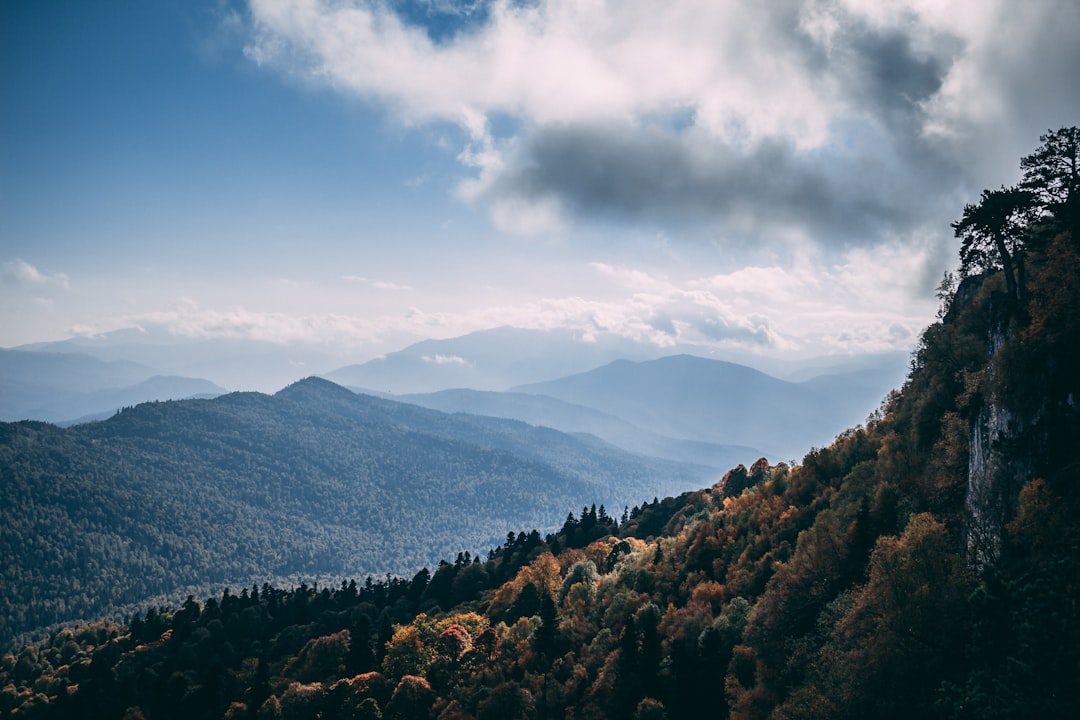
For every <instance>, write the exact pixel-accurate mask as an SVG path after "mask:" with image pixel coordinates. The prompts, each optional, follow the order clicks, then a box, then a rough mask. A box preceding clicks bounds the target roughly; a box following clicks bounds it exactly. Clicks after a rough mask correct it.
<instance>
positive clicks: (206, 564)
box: [0, 378, 715, 644]
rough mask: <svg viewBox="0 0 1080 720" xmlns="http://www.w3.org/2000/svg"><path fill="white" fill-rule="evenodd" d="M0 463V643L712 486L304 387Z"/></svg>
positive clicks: (402, 563)
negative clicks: (170, 597)
mask: <svg viewBox="0 0 1080 720" xmlns="http://www.w3.org/2000/svg"><path fill="white" fill-rule="evenodd" d="M0 468H3V484H4V493H5V502H4V504H3V505H2V506H0V552H2V554H3V556H4V558H5V564H4V565H3V577H2V578H0V644H3V643H6V642H7V641H8V640H10V638H11V637H12V635H13V634H15V633H18V632H21V631H25V630H28V629H31V628H34V627H38V626H42V625H46V624H49V623H53V622H57V621H62V620H67V619H73V618H77V617H88V616H93V615H96V614H100V613H102V612H104V611H106V610H107V609H108V608H110V607H114V606H116V605H117V604H123V603H133V602H139V601H142V600H145V599H147V598H149V597H152V596H155V595H159V594H162V593H175V592H178V591H181V590H182V589H184V588H188V589H191V588H209V587H211V586H215V585H217V586H220V584H250V583H251V582H254V581H260V582H261V581H262V580H265V579H272V578H275V577H286V576H294V577H295V576H297V575H300V576H304V577H309V578H313V577H320V576H321V577H333V576H336V575H343V574H349V575H362V574H365V573H376V574H378V573H384V572H388V571H392V572H410V571H414V570H415V569H416V568H418V567H420V566H421V565H424V564H429V563H432V562H434V561H435V560H437V559H438V558H440V557H444V556H446V555H447V554H451V553H453V552H458V551H460V550H462V549H463V548H472V549H474V550H477V551H480V550H486V549H488V548H490V547H493V546H494V545H495V544H497V543H498V541H499V540H500V539H501V538H503V537H505V534H506V532H507V531H508V530H510V529H518V528H521V527H539V528H544V527H554V526H556V525H557V524H559V523H561V521H562V520H563V519H564V518H565V512H566V508H576V507H581V506H582V505H584V504H592V503H596V504H602V503H606V504H607V505H608V507H611V508H613V512H614V509H615V508H618V509H619V510H620V511H621V509H622V507H623V506H624V505H633V504H636V503H639V502H641V501H642V500H645V499H647V498H651V497H652V496H653V495H655V494H657V493H661V494H664V493H669V492H674V491H678V490H685V489H687V488H690V487H695V486H698V485H700V484H701V483H702V482H705V481H711V480H712V479H714V477H715V473H712V472H711V471H709V470H707V469H704V468H695V467H692V466H688V465H681V464H678V463H672V462H662V461H655V460H645V459H643V458H640V457H635V456H632V455H629V454H627V453H625V452H622V451H619V450H617V449H615V448H613V447H611V446H607V445H603V444H602V443H599V441H596V440H583V439H579V438H575V437H571V436H569V435H565V434H562V433H559V432H556V431H554V430H550V429H546V428H536V427H532V426H530V425H527V424H525V423H521V422H515V421H509V420H498V419H494V418H482V417H475V416H468V415H446V414H444V413H439V412H436V411H433V410H428V409H424V408H420V407H417V406H414V405H408V404H404V403H397V402H391V401H388V400H382V399H379V398H374V397H370V396H362V395H356V394H354V393H352V392H350V391H348V390H346V389H345V388H342V387H339V386H336V385H334V384H332V383H330V382H328V381H325V380H319V379H314V378H311V379H308V380H304V381H301V382H298V383H296V384H294V385H292V386H289V387H287V388H285V389H284V390H282V391H281V392H279V393H277V394H276V395H274V396H267V395H262V394H258V393H232V394H229V395H224V396H221V397H219V398H216V399H213V400H184V401H170V402H158V403H146V404H142V405H138V406H136V407H134V408H128V409H125V410H123V411H122V412H120V413H119V414H117V415H115V416H114V417H111V418H110V419H108V420H106V421H103V422H95V423H89V424H85V425H78V426H75V427H71V428H67V429H62V428H58V427H56V426H53V425H47V424H43V423H37V422H21V423H14V424H2V425H0ZM32 598H33V599H34V600H32Z"/></svg>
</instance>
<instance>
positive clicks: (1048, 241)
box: [0, 128, 1080, 720]
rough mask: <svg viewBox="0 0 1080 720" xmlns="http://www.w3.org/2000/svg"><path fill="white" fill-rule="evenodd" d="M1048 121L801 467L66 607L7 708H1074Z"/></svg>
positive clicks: (902, 712)
mask: <svg viewBox="0 0 1080 720" xmlns="http://www.w3.org/2000/svg"><path fill="white" fill-rule="evenodd" d="M1041 140H1042V143H1043V144H1042V145H1041V146H1040V147H1039V148H1038V150H1037V151H1036V152H1035V153H1033V154H1032V155H1030V156H1028V157H1026V158H1024V159H1023V161H1022V165H1021V167H1022V169H1023V171H1024V179H1023V181H1022V182H1021V184H1020V185H1018V186H1017V187H1015V188H1009V189H1002V190H1001V191H988V192H987V193H984V194H983V196H982V197H981V199H980V200H979V201H978V202H977V203H973V204H971V205H969V206H968V207H967V208H965V210H964V213H963V216H962V218H961V219H960V220H959V221H957V223H956V224H955V225H954V229H955V231H956V234H957V237H958V238H960V240H961V258H960V277H959V278H954V277H952V276H947V277H946V278H945V280H944V281H943V282H942V286H941V290H940V295H941V300H942V305H941V310H940V313H939V319H938V321H937V322H935V323H934V324H932V325H931V326H930V327H928V328H927V329H926V331H925V332H924V334H923V335H922V337H921V341H920V343H919V346H918V348H917V350H916V352H915V353H914V354H913V357H912V361H911V370H910V373H909V376H908V378H907V381H906V383H905V384H904V386H903V388H902V389H901V390H900V391H898V392H896V393H894V394H892V395H891V396H890V397H889V398H887V399H886V401H885V402H884V403H883V405H882V406H881V408H880V410H879V412H877V413H876V414H875V415H874V416H873V417H871V418H870V419H869V420H868V421H867V423H866V424H865V425H864V426H861V427H857V428H854V429H851V430H850V431H848V432H846V433H844V434H842V435H841V436H840V437H838V438H837V439H836V441H835V442H834V443H833V444H831V445H830V446H828V447H824V448H820V449H817V450H814V451H812V452H810V453H809V454H807V455H806V456H805V457H804V458H803V460H802V462H801V463H798V464H794V465H790V466H789V465H786V464H778V465H775V466H770V465H769V464H768V463H767V462H764V461H760V462H757V463H754V464H753V465H752V466H751V467H750V468H745V467H742V466H740V467H737V468H735V469H734V470H732V471H730V472H729V473H727V474H726V475H725V477H724V478H723V479H722V480H721V481H720V482H718V483H716V484H715V485H713V486H712V487H709V488H706V489H702V490H700V491H695V492H688V493H684V494H682V495H679V496H677V497H669V498H666V499H664V500H663V501H658V500H654V501H651V502H648V503H645V504H644V505H638V506H636V507H634V508H633V510H632V511H628V512H626V513H625V514H621V515H620V516H619V517H618V518H613V517H610V516H609V515H608V513H607V512H606V511H603V510H600V509H596V508H594V507H589V508H583V509H582V510H581V511H580V513H579V514H570V515H569V516H567V517H566V520H565V522H564V523H563V525H562V527H561V529H560V530H559V531H558V532H555V533H551V534H548V535H546V536H545V537H541V535H540V533H537V532H532V533H526V532H519V533H516V534H515V533H511V534H509V535H507V537H506V539H505V542H503V544H502V545H501V546H499V547H498V548H495V549H493V550H492V551H491V552H490V553H489V555H488V556H487V558H486V559H485V560H481V559H480V558H477V557H474V556H471V555H469V554H465V553H462V554H460V555H458V556H457V558H456V560H455V561H454V562H453V563H450V562H444V563H441V564H440V565H439V566H438V567H436V568H435V570H434V571H433V572H429V571H427V570H423V571H420V572H418V573H416V574H415V575H414V576H412V577H387V578H381V579H378V580H375V579H371V578H369V579H367V580H365V581H363V582H362V583H354V582H348V583H342V584H341V585H340V586H339V585H336V584H335V585H334V586H330V587H316V586H307V585H301V586H300V587H298V588H294V589H288V590H284V589H278V588H275V587H272V586H270V585H263V586H261V587H253V588H243V589H240V590H239V591H229V592H225V593H223V594H220V595H219V596H215V597H211V598H208V599H206V600H205V601H202V602H200V601H197V600H196V599H195V598H190V599H189V600H188V601H187V602H186V603H184V604H183V605H182V606H179V607H173V608H158V609H153V610H150V611H148V612H146V613H141V614H139V615H137V616H133V617H131V618H129V620H128V621H126V622H123V623H91V624H83V625H80V626H78V627H74V628H68V629H64V630H61V631H59V632H57V633H55V634H54V635H53V636H52V637H50V638H49V639H48V640H46V641H44V642H41V643H38V644H35V645H32V646H28V647H25V648H23V649H21V650H20V651H19V652H17V653H16V654H12V655H8V656H6V657H4V659H3V661H2V663H0V688H2V690H0V712H3V713H4V714H5V715H6V716H11V717H26V718H33V717H42V718H53V717H55V718H63V717H91V718H92V717H101V718H127V719H135V718H149V719H151V720H156V719H158V718H197V717H206V718H290V719H291V718H298V719H299V718H387V719H389V718H394V719H404V718H430V719H434V718H439V719H440V720H451V719H458V720H467V719H476V720H488V719H495V718H500V719H514V718H529V719H541V718H579V719H580V718H596V719H600V718H637V719H638V720H645V719H646V718H648V719H657V718H669V719H671V720H674V719H675V718H700V717H731V718H766V717H768V718H862V717H874V718H901V717H903V718H907V717H939V718H995V717H1000V718H1011V717H1045V718H1072V717H1075V714H1076V709H1077V707H1080V684H1078V683H1077V678H1078V677H1080V605H1078V602H1077V597H1078V592H1080V591H1078V588H1080V407H1078V404H1077V398H1078V397H1080V373H1078V372H1077V366H1076V358H1078V357H1080V234H1078V233H1077V227H1076V225H1077V220H1078V217H1080V216H1078V204H1080V193H1078V191H1077V183H1078V165H1077V162H1078V157H1077V155H1078V153H1077V145H1078V140H1080V131H1078V130H1077V129H1076V128H1068V129H1062V130H1059V131H1056V132H1051V133H1049V134H1047V135H1046V136H1044V137H1043V138H1042V139H1041ZM576 512H577V511H575V513H576Z"/></svg>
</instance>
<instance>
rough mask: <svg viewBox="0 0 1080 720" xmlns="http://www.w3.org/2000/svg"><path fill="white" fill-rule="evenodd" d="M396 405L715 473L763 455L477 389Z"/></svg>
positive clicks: (555, 402) (557, 403) (538, 398)
mask: <svg viewBox="0 0 1080 720" xmlns="http://www.w3.org/2000/svg"><path fill="white" fill-rule="evenodd" d="M398 399H399V400H401V401H403V402H409V403H414V404H417V405H421V406H423V407H427V408H432V409H434V410H441V411H443V412H463V413H472V414H476V415H488V416H492V417H500V418H511V419H515V420H521V421H524V422H527V423H530V424H532V425H541V426H545V427H551V428H554V429H556V430H559V431H562V432H567V433H587V434H589V435H594V436H596V437H598V438H600V439H601V440H604V441H605V442H609V443H611V444H612V445H615V446H616V447H620V448H622V449H623V450H626V451H628V452H634V453H638V454H642V455H649V456H652V457H659V458H665V459H668V460H678V461H681V462H690V463H696V464H700V465H706V466H709V467H712V468H717V469H719V470H721V471H723V470H724V469H728V468H732V467H734V466H735V465H738V464H739V463H744V464H749V463H750V462H752V461H753V459H756V458H759V457H762V456H764V455H766V454H767V453H764V452H762V451H761V450H758V449H757V448H754V447H749V446H745V445H724V444H717V443H710V442H703V441H695V440H685V439H681V438H673V437H665V436H663V435H659V434H657V433H654V432H650V431H647V430H642V429H641V428H639V427H637V426H636V425H633V424H631V423H629V422H627V421H626V420H623V419H622V418H618V417H616V416H614V415H611V414H608V413H605V412H601V411H599V410H596V409H593V408H590V407H586V406H584V405H577V404H574V403H570V402H566V401H564V400H559V399H557V398H553V397H549V396H546V395H529V394H526V393H514V392H490V391H488V392H484V391H479V390H442V391H440V392H436V393H428V394H416V395H403V396H401V397H400V398H398Z"/></svg>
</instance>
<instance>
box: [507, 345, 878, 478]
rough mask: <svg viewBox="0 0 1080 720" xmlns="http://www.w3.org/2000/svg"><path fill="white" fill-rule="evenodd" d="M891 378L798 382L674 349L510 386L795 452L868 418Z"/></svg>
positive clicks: (671, 433) (666, 429)
mask: <svg viewBox="0 0 1080 720" xmlns="http://www.w3.org/2000/svg"><path fill="white" fill-rule="evenodd" d="M890 381H891V378H889V377H888V376H887V375H882V374H879V373H877V372H876V371H857V372H854V373H845V374H840V375H826V376H821V377H818V378H814V379H811V380H807V381H804V382H799V383H793V382H788V381H785V380H780V379H777V378H775V377H772V376H771V375H767V374H765V373H763V372H760V371H758V370H754V369H753V368H750V367H747V366H745V365H738V364H735V363H730V362H725V361H722V360H710V359H707V358H701V357H696V356H692V355H673V356H669V357H664V358H659V359H656V360H649V361H644V362H631V361H628V360H617V361H615V362H612V363H610V364H608V365H605V366H603V367H600V368H596V369H594V370H590V371H588V372H584V373H579V374H577V375H571V376H568V377H564V378H560V379H557V380H551V381H547V382H540V383H532V384H528V385H522V386H518V387H515V388H513V392H516V393H523V394H529V395H543V396H548V397H553V398H556V399H559V400H563V401H565V402H572V403H576V404H580V405H585V406H587V407H591V408H594V409H596V410H599V411H601V412H604V413H608V414H610V415H614V416H616V417H619V418H622V419H623V420H625V421H627V422H629V423H631V424H633V425H635V426H636V427H639V428H641V429H642V430H645V431H649V432H652V433H655V434H658V435H661V436H665V437H673V438H682V439H685V440H691V441H696V442H704V443H722V444H725V445H728V444H730V445H742V446H751V447H760V448H761V449H762V450H764V451H767V453H768V454H769V455H770V456H771V457H773V458H774V459H791V458H795V457H800V456H801V455H802V454H803V453H805V452H806V451H807V450H808V449H810V447H813V446H818V447H820V446H823V445H826V444H828V443H829V442H831V441H832V439H833V438H834V437H835V435H836V433H838V432H840V431H842V430H844V429H845V428H847V427H850V426H852V425H856V424H859V423H860V422H862V421H863V420H865V419H866V417H867V416H868V415H869V414H870V412H871V411H873V410H874V409H875V408H877V406H878V405H880V403H881V401H882V400H883V399H884V397H885V395H886V394H887V393H888V392H889V390H891V389H893V385H892V383H891V382H890Z"/></svg>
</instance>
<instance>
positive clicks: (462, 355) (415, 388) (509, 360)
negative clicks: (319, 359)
mask: <svg viewBox="0 0 1080 720" xmlns="http://www.w3.org/2000/svg"><path fill="white" fill-rule="evenodd" d="M663 353H664V351H663V350H662V349H661V348H659V347H656V346H654V345H649V344H645V343H639V342H635V341H633V340H630V339H628V338H622V337H617V336H614V335H607V336H604V337H602V338H599V339H596V340H595V341H587V340H585V339H583V338H582V337H581V333H580V332H577V331H572V330H561V329H553V330H527V329H522V328H512V327H501V328H494V329H491V330H482V331H479V332H474V333H470V334H468V335H464V336H462V337H457V338H450V339H446V340H424V341H423V342H419V343H416V344H414V345H410V346H409V347H407V348H405V349H403V350H400V351H398V352H393V353H389V354H387V355H386V356H385V357H381V358H376V359H374V360H370V361H368V362H365V363H362V364H359V365H349V366H347V367H343V368H339V369H337V370H334V371H333V372H329V373H325V374H324V375H323V377H325V378H326V379H328V380H332V381H333V382H336V383H338V384H341V385H347V386H350V387H360V388H367V389H370V390H373V391H377V392H389V393H394V394H395V395H398V394H408V393H428V392H435V391H438V390H446V389H451V388H470V389H473V390H506V389H507V388H509V387H511V386H513V385H520V384H522V383H530V382H536V381H538V380H548V379H550V378H555V377H561V376H563V375H568V374H571V373H577V372H582V371H585V370H589V369H592V368H595V367H597V366H599V365H603V364H605V363H608V362H611V361H612V360H615V359H616V358H630V359H635V360H644V359H649V358H654V357H658V356H660V355H662V354H663Z"/></svg>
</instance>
